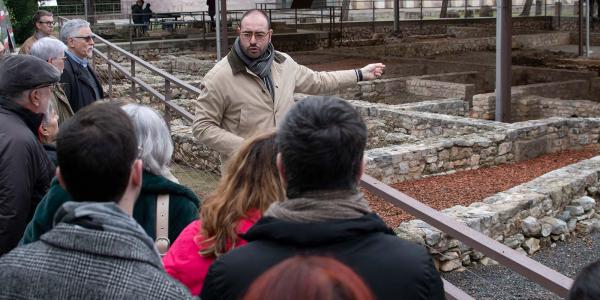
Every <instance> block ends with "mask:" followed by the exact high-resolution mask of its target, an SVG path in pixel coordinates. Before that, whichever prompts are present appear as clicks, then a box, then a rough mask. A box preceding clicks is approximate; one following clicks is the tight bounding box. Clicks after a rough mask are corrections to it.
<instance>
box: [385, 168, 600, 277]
mask: <svg viewBox="0 0 600 300" xmlns="http://www.w3.org/2000/svg"><path fill="white" fill-rule="evenodd" d="M599 174H600V157H595V158H592V159H588V160H584V161H581V162H579V163H576V164H573V165H570V166H567V167H564V168H562V169H558V170H555V171H552V172H549V173H547V174H545V175H543V176H541V177H538V178H536V179H534V180H532V181H530V182H527V183H525V184H522V185H519V186H516V187H514V188H511V189H509V190H507V191H504V192H501V193H498V194H496V195H493V196H490V197H488V198H486V199H484V200H482V201H481V202H476V203H473V204H471V205H469V206H468V207H464V206H454V207H452V208H449V209H445V210H443V211H442V212H443V213H444V214H446V215H448V216H450V217H452V218H454V219H456V220H457V221H459V222H461V223H464V224H465V225H467V226H469V227H471V228H472V229H475V230H477V231H479V232H482V233H483V234H485V235H487V236H489V237H491V238H493V239H495V240H497V241H499V242H502V243H504V244H505V245H507V246H508V247H511V248H513V249H515V250H517V251H518V252H520V253H523V254H529V255H531V254H533V253H535V252H536V251H538V250H539V249H540V248H541V247H543V246H551V245H552V244H553V243H554V242H555V241H557V240H565V239H567V238H568V237H569V236H573V235H576V234H588V233H590V232H591V231H595V230H598V229H600V215H598V214H597V213H596V211H597V209H598V205H597V202H596V200H595V199H594V197H595V198H596V199H597V198H598V197H599V196H600V195H599V194H598V188H600V181H599V176H598V175H599ZM396 233H397V234H398V235H399V236H400V237H403V238H406V239H409V240H412V241H415V242H417V243H420V244H423V245H426V246H427V249H428V250H429V252H430V253H431V254H432V255H433V256H434V258H435V259H436V262H438V265H439V266H440V270H442V271H445V272H447V271H452V270H456V269H460V268H461V267H463V266H468V265H470V264H471V263H473V262H478V263H481V264H484V265H485V264H490V263H495V262H494V261H491V260H490V259H489V258H485V257H484V256H483V255H482V254H481V253H480V252H477V251H475V250H473V249H472V248H470V247H469V246H467V245H465V244H464V243H462V242H460V241H458V240H456V239H454V238H452V237H450V236H448V235H446V234H445V233H443V232H441V231H439V230H438V229H436V228H434V227H432V226H430V225H429V224H427V223H425V222H423V221H421V220H413V221H409V222H404V223H402V224H401V225H400V226H399V227H398V228H397V229H396Z"/></svg>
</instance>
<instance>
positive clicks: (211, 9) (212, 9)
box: [206, 0, 221, 31]
mask: <svg viewBox="0 0 600 300" xmlns="http://www.w3.org/2000/svg"><path fill="white" fill-rule="evenodd" d="M219 1H221V0H219ZM206 6H208V16H209V17H210V28H211V29H212V30H213V31H214V30H215V14H216V12H217V6H216V3H215V0H206Z"/></svg>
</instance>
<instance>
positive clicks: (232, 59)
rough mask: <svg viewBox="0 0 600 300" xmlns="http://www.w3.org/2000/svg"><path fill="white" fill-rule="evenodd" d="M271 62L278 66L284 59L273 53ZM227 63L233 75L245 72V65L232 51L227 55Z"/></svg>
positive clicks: (280, 55) (278, 53)
mask: <svg viewBox="0 0 600 300" xmlns="http://www.w3.org/2000/svg"><path fill="white" fill-rule="evenodd" d="M273 60H275V62H276V63H278V64H280V63H283V62H284V61H285V60H286V57H285V56H284V55H283V54H281V53H280V52H278V51H275V57H274V58H273ZM227 61H228V62H229V65H230V66H231V71H232V72H233V75H235V74H237V73H240V72H245V71H246V65H245V64H244V62H243V61H242V59H241V58H240V57H239V56H238V55H237V53H235V51H234V50H231V51H229V54H227Z"/></svg>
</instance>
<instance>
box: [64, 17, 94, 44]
mask: <svg viewBox="0 0 600 300" xmlns="http://www.w3.org/2000/svg"><path fill="white" fill-rule="evenodd" d="M86 27H90V23H89V22H88V21H86V20H82V19H73V20H69V21H67V22H65V23H64V24H63V26H62V27H61V28H60V40H61V41H62V42H63V43H65V44H66V43H67V41H68V40H69V38H72V37H74V36H76V35H77V34H78V32H79V30H80V29H81V28H86Z"/></svg>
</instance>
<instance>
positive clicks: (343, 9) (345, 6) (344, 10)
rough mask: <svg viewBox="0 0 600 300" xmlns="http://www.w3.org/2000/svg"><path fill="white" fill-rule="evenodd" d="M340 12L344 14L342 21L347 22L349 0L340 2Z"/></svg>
mask: <svg viewBox="0 0 600 300" xmlns="http://www.w3.org/2000/svg"><path fill="white" fill-rule="evenodd" d="M342 11H343V12H344V13H343V14H342V21H348V14H349V12H350V0H343V1H342Z"/></svg>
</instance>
